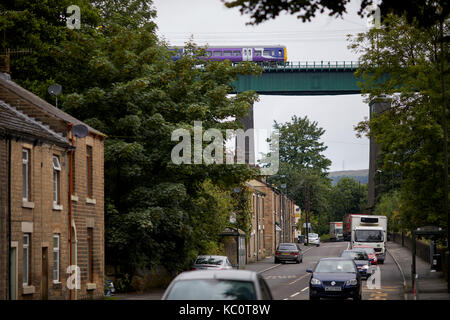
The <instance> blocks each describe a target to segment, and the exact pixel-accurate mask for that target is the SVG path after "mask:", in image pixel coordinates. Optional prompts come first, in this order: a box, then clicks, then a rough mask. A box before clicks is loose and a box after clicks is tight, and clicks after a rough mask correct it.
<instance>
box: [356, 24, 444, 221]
mask: <svg viewBox="0 0 450 320" xmlns="http://www.w3.org/2000/svg"><path fill="white" fill-rule="evenodd" d="M439 29H440V26H439V25H433V26H432V27H430V28H428V29H421V28H419V27H418V25H417V24H408V23H407V21H406V19H405V18H404V17H397V16H394V15H391V16H388V17H387V18H386V20H385V24H384V25H383V26H382V28H381V29H373V30H371V31H369V32H367V33H364V34H360V35H358V36H356V37H354V38H352V43H351V45H350V48H352V49H354V50H355V51H356V52H358V53H361V66H360V69H359V70H358V71H357V73H356V74H357V76H361V77H362V78H363V81H362V82H361V88H362V91H363V93H365V94H367V96H368V98H369V99H386V98H380V97H382V96H383V95H386V96H388V97H389V101H390V105H391V107H390V108H389V109H388V110H387V111H384V112H383V113H381V114H380V115H378V116H375V115H374V116H373V117H372V118H371V119H370V121H364V122H361V123H360V124H359V125H358V126H357V128H356V129H357V130H358V132H359V133H360V134H362V133H366V134H369V135H372V136H373V137H374V138H375V141H376V143H377V144H378V145H379V146H380V149H381V151H382V152H383V156H382V159H381V161H382V163H383V166H382V171H383V172H395V173H398V175H399V176H400V179H401V205H400V209H399V212H400V215H401V216H402V219H401V220H402V221H403V222H404V224H405V225H404V227H405V228H414V227H418V226H421V225H426V224H436V225H440V226H445V225H446V222H445V221H446V213H444V210H443V199H444V194H443V181H444V174H443V173H444V156H443V142H444V141H443V140H444V139H443V121H442V120H443V119H445V117H444V116H443V113H442V101H443V100H442V97H443V92H442V87H441V79H442V77H443V74H445V77H446V80H445V81H446V82H448V80H450V78H449V73H448V45H445V46H444V50H445V51H444V52H441V50H440V46H439V43H440V30H439ZM447 33H448V24H444V34H447ZM441 59H444V61H442V60H441ZM442 62H444V63H443V64H444V66H445V70H444V73H442V72H441V70H440V66H441V63H442ZM446 90H447V92H446V93H445V95H446V96H448V94H449V92H448V91H449V88H448V86H447V88H446ZM447 121H448V113H447ZM447 196H448V195H447Z"/></svg>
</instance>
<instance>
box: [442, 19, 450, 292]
mask: <svg viewBox="0 0 450 320" xmlns="http://www.w3.org/2000/svg"><path fill="white" fill-rule="evenodd" d="M440 22H441V23H440V34H441V36H440V38H441V39H440V40H441V86H442V127H443V130H444V189H443V190H444V211H445V213H446V214H447V252H448V254H449V255H450V245H449V243H450V213H449V210H448V133H447V106H446V103H447V102H446V100H445V74H444V59H445V54H444V18H443V17H441V21H440ZM447 292H448V293H450V265H449V264H448V263H447Z"/></svg>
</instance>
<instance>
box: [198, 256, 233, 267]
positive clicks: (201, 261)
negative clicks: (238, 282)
mask: <svg viewBox="0 0 450 320" xmlns="http://www.w3.org/2000/svg"><path fill="white" fill-rule="evenodd" d="M232 269H233V265H232V264H231V262H230V259H228V257H226V256H198V257H197V259H195V262H194V264H193V265H192V267H191V270H232Z"/></svg>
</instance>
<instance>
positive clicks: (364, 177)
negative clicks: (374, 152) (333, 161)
mask: <svg viewBox="0 0 450 320" xmlns="http://www.w3.org/2000/svg"><path fill="white" fill-rule="evenodd" d="M328 177H329V178H330V179H331V180H332V184H333V185H336V184H337V183H338V181H339V180H340V179H341V178H342V177H349V178H352V179H353V180H355V181H359V182H361V183H363V184H367V182H368V180H369V169H363V170H344V171H332V172H329V173H328Z"/></svg>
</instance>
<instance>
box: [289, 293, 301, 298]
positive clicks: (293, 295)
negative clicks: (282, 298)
mask: <svg viewBox="0 0 450 320" xmlns="http://www.w3.org/2000/svg"><path fill="white" fill-rule="evenodd" d="M298 294H300V292H296V293H294V294H292V295H291V298H292V297H295V296H296V295H298Z"/></svg>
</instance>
